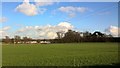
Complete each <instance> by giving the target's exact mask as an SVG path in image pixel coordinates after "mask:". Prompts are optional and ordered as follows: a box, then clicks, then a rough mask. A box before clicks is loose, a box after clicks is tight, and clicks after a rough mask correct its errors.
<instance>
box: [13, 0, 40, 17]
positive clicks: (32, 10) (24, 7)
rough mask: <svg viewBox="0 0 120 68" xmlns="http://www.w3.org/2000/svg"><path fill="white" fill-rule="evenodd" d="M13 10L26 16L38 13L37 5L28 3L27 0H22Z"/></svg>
mask: <svg viewBox="0 0 120 68" xmlns="http://www.w3.org/2000/svg"><path fill="white" fill-rule="evenodd" d="M15 10H16V11H19V12H21V13H23V14H26V15H28V16H34V15H37V14H38V10H37V7H36V6H35V5H34V4H30V3H29V0H24V2H23V3H22V4H20V5H19V6H17V7H16V9H15Z"/></svg>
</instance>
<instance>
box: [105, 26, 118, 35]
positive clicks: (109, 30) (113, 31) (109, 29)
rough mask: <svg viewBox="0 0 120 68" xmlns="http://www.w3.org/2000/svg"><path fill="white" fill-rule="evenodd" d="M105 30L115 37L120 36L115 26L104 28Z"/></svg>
mask: <svg viewBox="0 0 120 68" xmlns="http://www.w3.org/2000/svg"><path fill="white" fill-rule="evenodd" d="M106 31H107V32H109V33H110V34H112V35H113V36H115V37H118V36H120V28H119V27H116V26H110V27H109V28H107V29H106Z"/></svg>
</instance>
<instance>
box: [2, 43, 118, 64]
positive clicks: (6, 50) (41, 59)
mask: <svg viewBox="0 0 120 68" xmlns="http://www.w3.org/2000/svg"><path fill="white" fill-rule="evenodd" d="M2 50H3V52H2V53H3V54H2V56H3V60H2V65H3V66H93V65H112V64H113V63H117V62H118V44H117V43H65V44H16V45H14V44H8V45H6V44H3V46H2Z"/></svg>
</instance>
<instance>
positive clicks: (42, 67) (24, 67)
mask: <svg viewBox="0 0 120 68" xmlns="http://www.w3.org/2000/svg"><path fill="white" fill-rule="evenodd" d="M119 66H120V63H113V64H112V65H93V66H3V67H1V68H103V67H110V68H114V67H119Z"/></svg>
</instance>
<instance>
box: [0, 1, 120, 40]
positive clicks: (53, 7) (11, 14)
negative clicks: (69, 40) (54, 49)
mask: <svg viewBox="0 0 120 68" xmlns="http://www.w3.org/2000/svg"><path fill="white" fill-rule="evenodd" d="M0 22H1V23H2V26H0V27H1V28H2V29H1V30H0V34H2V36H1V37H0V38H2V37H4V36H10V37H14V35H19V36H22V37H23V36H28V37H32V38H56V37H57V35H56V32H58V31H62V32H67V30H68V29H72V30H75V31H79V32H85V31H89V32H94V31H101V32H103V33H106V34H112V35H113V36H118V35H119V34H120V33H118V31H119V30H120V28H119V27H118V3H117V2H52V1H50V2H29V0H24V1H23V2H2V17H1V18H0Z"/></svg>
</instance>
